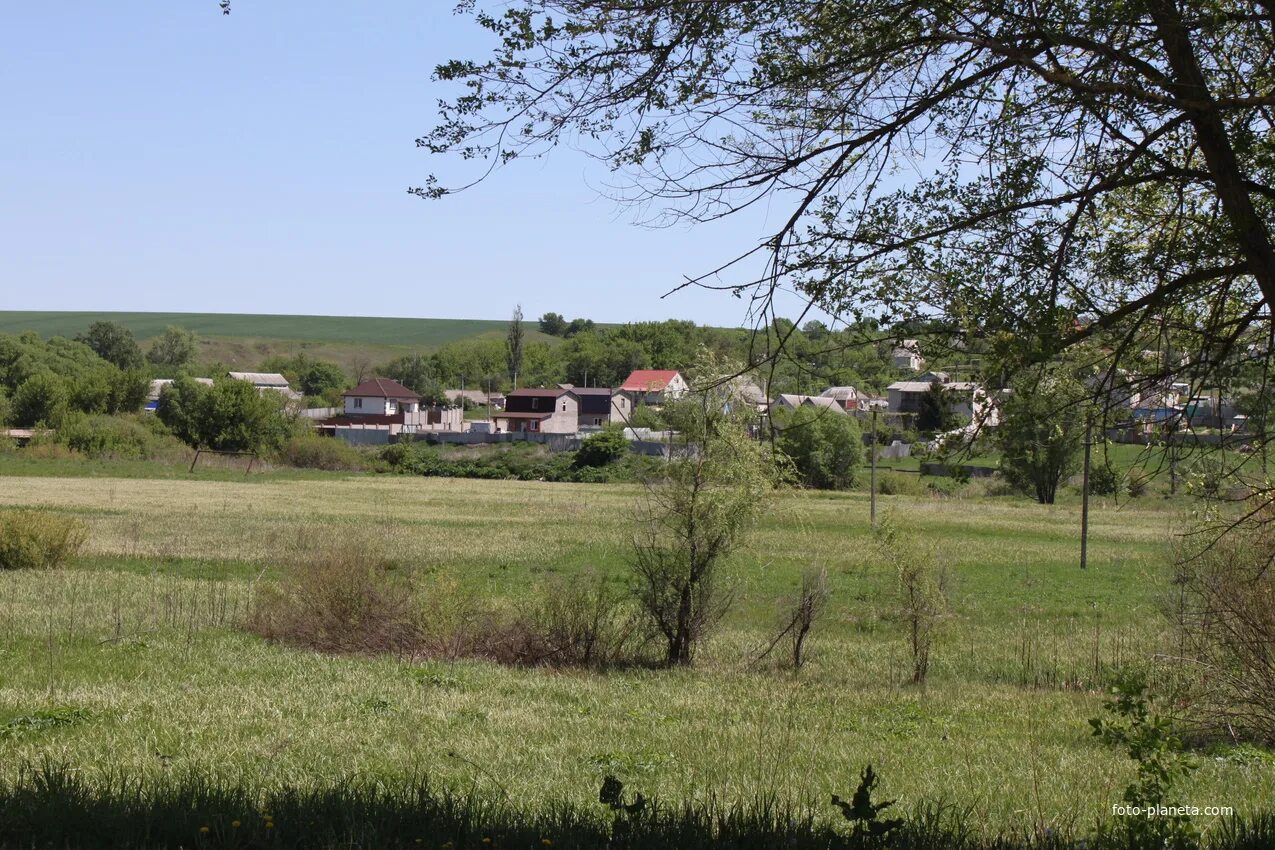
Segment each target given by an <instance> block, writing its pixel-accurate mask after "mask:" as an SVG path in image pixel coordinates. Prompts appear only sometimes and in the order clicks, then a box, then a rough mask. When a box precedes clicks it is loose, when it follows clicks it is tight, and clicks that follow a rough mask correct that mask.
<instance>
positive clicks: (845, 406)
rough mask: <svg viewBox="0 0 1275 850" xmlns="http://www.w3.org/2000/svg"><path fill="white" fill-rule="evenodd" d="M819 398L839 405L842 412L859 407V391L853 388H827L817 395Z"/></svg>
mask: <svg viewBox="0 0 1275 850" xmlns="http://www.w3.org/2000/svg"><path fill="white" fill-rule="evenodd" d="M819 397H820V398H830V399H832V400H833V401H835V402H836V403H837V404H839V405H841V409H842V410H854V409H856V408H857V407H858V406H859V391H858V390H856V389H855V388H854V387H828V389H826V390H824V391H823V392H821V393H819Z"/></svg>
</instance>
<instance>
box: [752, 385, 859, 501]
mask: <svg viewBox="0 0 1275 850" xmlns="http://www.w3.org/2000/svg"><path fill="white" fill-rule="evenodd" d="M773 422H774V426H775V430H776V431H777V432H778V436H777V438H776V441H775V442H776V443H777V445H778V447H779V449H780V451H782V452H783V453H784V454H786V455H787V456H788V457H789V458H790V459H791V460H792V462H793V465H794V466H795V467H796V471H797V477H798V478H799V479H800V481H801V483H802V484H805V485H806V486H807V487H815V488H818V489H821V490H844V489H846V488H847V487H850V486H851V485H853V484H854V480H855V474H856V473H857V472H858V469H859V464H861V463H862V462H863V439H862V437H861V435H860V432H859V425H858V423H856V422H855V421H854V417H851V416H844V415H842V414H840V413H838V412H834V411H831V410H825V409H823V408H818V407H812V406H810V405H802V406H801V407H799V408H797V409H796V410H794V411H792V413H791V414H779V415H777V416H776V417H774V419H773Z"/></svg>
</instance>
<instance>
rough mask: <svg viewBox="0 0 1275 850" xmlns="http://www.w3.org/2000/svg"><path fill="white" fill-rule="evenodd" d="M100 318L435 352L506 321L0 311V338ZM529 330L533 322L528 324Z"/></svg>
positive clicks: (142, 335)
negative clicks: (404, 347)
mask: <svg viewBox="0 0 1275 850" xmlns="http://www.w3.org/2000/svg"><path fill="white" fill-rule="evenodd" d="M100 319H106V320H109V321H113V322H118V323H120V324H121V325H124V326H125V327H127V328H128V329H129V330H131V331H132V332H133V334H134V335H135V336H136V337H137V338H138V339H139V340H146V339H149V338H151V337H154V336H158V335H159V334H161V333H163V332H164V328H166V327H168V326H169V325H180V326H181V327H184V328H187V329H189V330H192V331H194V332H195V333H196V334H198V335H199V336H204V337H222V338H247V339H254V340H262V339H269V340H291V341H295V342H317V343H344V344H356V345H357V344H360V343H366V344H372V345H393V346H407V347H413V348H436V347H438V346H440V345H445V344H447V343H449V342H455V341H457V340H461V339H467V338H470V337H475V336H482V335H484V334H501V335H503V334H504V332H505V328H506V327H507V321H505V320H487V319H393V318H375V317H364V316H273V315H235V314H227V313H95V312H52V311H50V312H40V311H0V333H20V332H22V331H28V330H30V331H35V332H36V333H38V334H40V335H41V336H44V337H50V336H65V337H72V336H75V335H76V334H77V333H80V332H81V331H83V330H85V329H86V328H88V326H89V325H90V324H92V323H93V322H95V321H98V320H100ZM528 324H529V325H530V326H529V327H528V328H527V330H528V331H532V330H533V328H534V326H535V320H534V319H533V320H531V321H530V322H529V323H528Z"/></svg>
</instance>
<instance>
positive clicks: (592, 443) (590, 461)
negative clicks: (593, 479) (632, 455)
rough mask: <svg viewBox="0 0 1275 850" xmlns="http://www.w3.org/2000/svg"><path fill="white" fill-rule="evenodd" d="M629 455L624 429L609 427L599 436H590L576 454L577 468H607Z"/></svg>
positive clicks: (598, 434) (599, 433)
mask: <svg viewBox="0 0 1275 850" xmlns="http://www.w3.org/2000/svg"><path fill="white" fill-rule="evenodd" d="M628 453H629V441H628V440H627V439H626V438H625V436H624V429H622V428H616V427H612V426H607V427H606V428H603V429H602V430H601V431H600V432H598V433H597V434H590V435H589V436H588V437H585V438H584V441H583V442H582V443H581V444H580V450H579V451H578V452H576V453H575V465H576V466H577V467H590V466H606V465H608V464H610V463H614V462H615V461H617V460H619V459H620V458H622V457H625V456H626V455H627V454H628Z"/></svg>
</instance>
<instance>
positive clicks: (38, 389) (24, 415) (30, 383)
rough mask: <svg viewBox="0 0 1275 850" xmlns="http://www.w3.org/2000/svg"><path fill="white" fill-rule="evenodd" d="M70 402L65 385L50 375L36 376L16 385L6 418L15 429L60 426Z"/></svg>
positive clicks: (39, 373) (55, 376)
mask: <svg viewBox="0 0 1275 850" xmlns="http://www.w3.org/2000/svg"><path fill="white" fill-rule="evenodd" d="M69 401H70V391H69V389H68V387H67V383H66V381H64V380H63V379H62V378H60V377H58V376H57V375H55V374H53V373H52V372H37V373H36V374H34V375H32V376H31V377H30V378H27V379H26V380H25V381H23V382H22V384H21V385H19V387H18V389H17V391H16V392H15V393H14V394H13V401H12V403H11V405H10V412H9V417H10V419H11V421H12V422H13V424H14V425H17V426H18V427H19V428H29V427H31V426H34V425H41V424H43V425H47V426H48V427H50V428H56V427H58V426H59V425H61V424H62V418H63V417H64V416H66V411H67V406H68V404H69Z"/></svg>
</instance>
